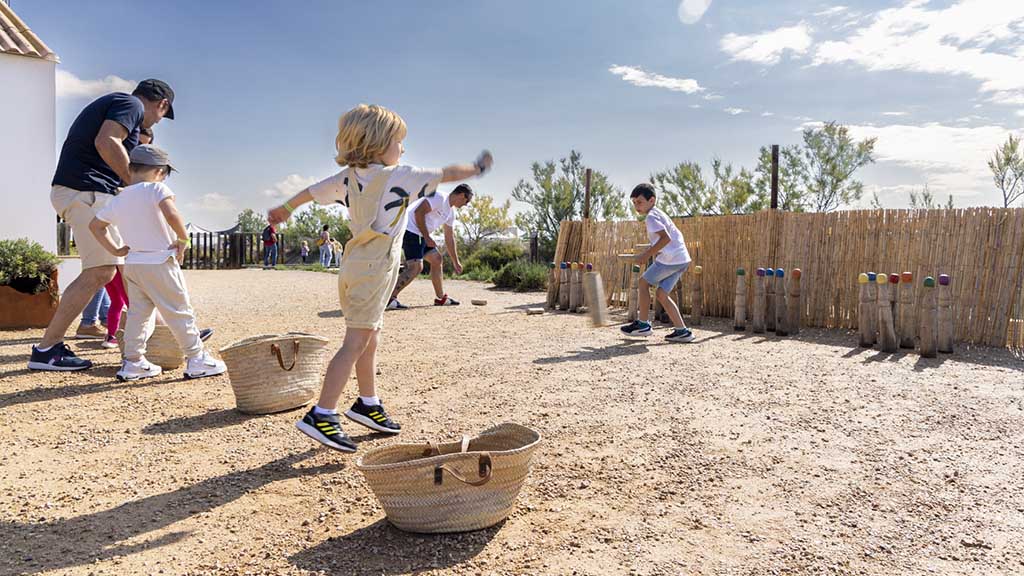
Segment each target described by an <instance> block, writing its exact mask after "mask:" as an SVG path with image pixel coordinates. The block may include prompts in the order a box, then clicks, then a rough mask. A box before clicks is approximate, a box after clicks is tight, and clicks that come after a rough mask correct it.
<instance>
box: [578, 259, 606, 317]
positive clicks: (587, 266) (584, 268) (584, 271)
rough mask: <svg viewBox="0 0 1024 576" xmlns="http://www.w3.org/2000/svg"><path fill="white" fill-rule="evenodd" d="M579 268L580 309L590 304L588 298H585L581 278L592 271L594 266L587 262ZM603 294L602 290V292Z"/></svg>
mask: <svg viewBox="0 0 1024 576" xmlns="http://www.w3.org/2000/svg"><path fill="white" fill-rule="evenodd" d="M581 266H582V267H581V268H580V308H586V307H587V306H588V305H589V304H590V302H591V301H590V298H588V297H587V291H586V285H585V284H584V283H583V278H584V277H585V276H586V275H587V273H588V272H593V271H594V265H593V264H590V263H589V262H588V263H586V264H582V265H581ZM602 292H603V290H602Z"/></svg>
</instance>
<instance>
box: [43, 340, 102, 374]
mask: <svg viewBox="0 0 1024 576" xmlns="http://www.w3.org/2000/svg"><path fill="white" fill-rule="evenodd" d="M28 367H29V369H30V370H51V371H55V372H72V371H75V370H86V369H88V368H92V362H91V361H90V360H86V359H84V358H79V357H78V356H75V353H74V352H72V351H71V348H68V346H67V344H65V343H63V342H58V343H57V344H54V345H53V347H52V348H50V349H49V350H47V351H46V352H40V351H39V350H38V349H36V347H35V346H33V347H32V356H30V357H29V359H28Z"/></svg>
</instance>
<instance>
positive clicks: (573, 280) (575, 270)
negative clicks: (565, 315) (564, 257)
mask: <svg viewBox="0 0 1024 576" xmlns="http://www.w3.org/2000/svg"><path fill="white" fill-rule="evenodd" d="M579 309H580V265H579V263H578V262H571V263H570V264H569V312H578V311H579Z"/></svg>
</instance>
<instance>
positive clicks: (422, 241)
mask: <svg viewBox="0 0 1024 576" xmlns="http://www.w3.org/2000/svg"><path fill="white" fill-rule="evenodd" d="M472 200H473V189H472V188H470V187H469V184H459V185H458V186H456V187H455V189H454V190H452V191H451V192H450V193H449V194H437V193H436V192H435V193H434V194H431V195H429V196H424V197H423V198H420V199H419V200H417V201H415V202H413V203H412V205H411V206H409V227H408V229H406V231H405V236H403V238H402V251H403V252H404V253H405V270H403V271H402V273H401V274H399V275H398V283H397V284H395V290H394V292H392V293H391V300H390V301H389V302H388V310H402V309H405V308H406V306H404V305H402V303H401V302H399V301H398V294H399V293H401V292H402V290H405V288H406V286H408V285H409V284H411V283H412V281H413V280H415V279H416V277H417V276H419V275H420V272H422V271H423V261H424V260H426V261H427V262H429V263H430V281H431V282H432V283H433V284H434V306H458V305H459V301H458V300H456V299H454V298H451V297H449V296H448V294H447V293H446V292H445V291H444V276H443V272H444V268H443V266H444V260H443V259H442V258H441V253H440V252H439V251H438V250H437V243H436V242H434V239H433V238H431V237H430V233H431V232H434V231H436V230H437V229H438V228H440V227H441V226H442V225H443V226H444V245H445V248H446V249H447V250H448V255H449V256H451V258H452V267H454V268H455V273H456V274H462V263H461V262H459V249H458V247H457V246H456V245H455V232H454V226H455V209H456V208H462V207H463V206H465V205H467V204H469V203H470V201H472Z"/></svg>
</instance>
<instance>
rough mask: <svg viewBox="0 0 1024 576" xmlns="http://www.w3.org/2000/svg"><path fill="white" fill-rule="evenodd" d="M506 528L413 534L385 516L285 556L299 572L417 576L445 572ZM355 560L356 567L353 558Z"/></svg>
mask: <svg viewBox="0 0 1024 576" xmlns="http://www.w3.org/2000/svg"><path fill="white" fill-rule="evenodd" d="M504 524H505V521H504V520H502V521H501V522H499V523H498V524H495V525H494V526H491V527H490V528H484V529H483V530H476V531H473V532H457V533H451V534H415V533H412V532H403V531H401V530H399V529H398V528H395V527H394V526H393V525H392V524H391V523H390V522H388V521H387V519H385V518H381V519H380V520H378V521H376V522H374V523H373V524H370V525H369V526H364V527H362V528H359V529H357V530H355V531H353V532H351V533H349V534H346V535H344V536H332V537H330V538H328V539H327V540H325V541H324V542H322V543H320V544H318V545H316V546H313V547H312V548H309V549H306V550H304V551H302V552H299V553H298V554H295V555H293V556H291V557H290V558H288V560H289V561H290V562H291V563H292V564H293V565H294V566H295V567H297V568H300V569H303V570H308V571H310V572H317V573H320V572H318V571H323V572H322V573H324V574H416V573H419V572H425V571H430V570H444V569H447V568H452V567H454V566H457V565H459V564H461V563H463V562H466V561H467V560H471V559H472V558H473V557H475V556H476V555H477V554H479V553H480V552H481V551H482V550H483V549H484V548H485V547H486V546H487V545H488V544H489V543H490V541H491V540H492V539H493V538H494V536H495V535H496V534H497V533H498V531H499V530H501V527H502V526H503V525H504ZM353 558H358V559H359V560H358V562H359V564H358V565H353V562H352V559H353Z"/></svg>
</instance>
